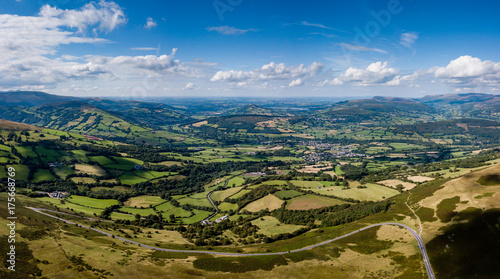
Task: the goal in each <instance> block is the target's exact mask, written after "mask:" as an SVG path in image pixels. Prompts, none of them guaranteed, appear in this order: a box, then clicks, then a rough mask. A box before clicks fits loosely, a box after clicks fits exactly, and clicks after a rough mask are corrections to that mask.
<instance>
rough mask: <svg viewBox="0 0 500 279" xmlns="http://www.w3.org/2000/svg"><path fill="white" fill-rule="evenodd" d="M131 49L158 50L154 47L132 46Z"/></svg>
mask: <svg viewBox="0 0 500 279" xmlns="http://www.w3.org/2000/svg"><path fill="white" fill-rule="evenodd" d="M130 49H131V50H158V48H156V47H133V48H130Z"/></svg>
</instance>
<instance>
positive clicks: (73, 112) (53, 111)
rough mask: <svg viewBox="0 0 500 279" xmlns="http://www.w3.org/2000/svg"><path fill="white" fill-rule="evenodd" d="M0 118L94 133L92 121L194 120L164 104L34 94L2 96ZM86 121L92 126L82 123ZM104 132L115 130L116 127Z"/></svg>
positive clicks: (151, 124)
mask: <svg viewBox="0 0 500 279" xmlns="http://www.w3.org/2000/svg"><path fill="white" fill-rule="evenodd" d="M0 118H2V119H6V120H11V121H17V122H23V123H27V124H34V125H39V126H44V127H50V128H56V129H73V128H75V127H78V128H83V127H87V128H89V129H91V128H92V127H93V124H92V121H90V122H88V120H89V119H114V120H113V121H114V123H113V124H112V123H109V125H114V126H116V123H118V122H131V123H135V124H139V125H141V126H143V127H151V128H157V127H161V126H164V125H170V124H177V123H181V122H186V121H189V120H190V118H189V117H187V116H185V115H183V114H182V111H181V110H179V109H176V108H173V107H171V106H168V105H165V104H160V103H148V102H139V101H124V100H111V99H103V98H77V97H68V96H58V95H52V94H47V93H44V92H34V91H9V92H0ZM83 120H85V121H87V122H88V123H87V122H86V123H85V124H83V123H81V121H83ZM94 124H95V123H94ZM101 124H102V123H101ZM103 125H106V124H103ZM124 126H127V125H126V124H124ZM128 126H130V125H128ZM102 129H104V130H113V127H107V128H106V127H102Z"/></svg>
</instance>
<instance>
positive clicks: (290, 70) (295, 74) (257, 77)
mask: <svg viewBox="0 0 500 279" xmlns="http://www.w3.org/2000/svg"><path fill="white" fill-rule="evenodd" d="M323 67H324V65H323V64H322V63H319V62H313V63H312V64H311V65H310V66H309V67H305V66H304V65H303V64H300V65H297V66H296V65H293V66H290V67H287V66H286V65H285V64H284V63H279V64H277V63H275V62H271V63H269V64H266V65H263V66H262V67H261V68H259V69H255V70H253V71H247V72H245V71H236V70H230V71H218V72H217V73H216V74H215V75H214V76H213V77H212V78H211V79H210V81H227V82H257V81H267V80H294V79H297V78H304V77H306V76H314V75H316V74H317V73H319V72H320V71H321V70H322V69H323Z"/></svg>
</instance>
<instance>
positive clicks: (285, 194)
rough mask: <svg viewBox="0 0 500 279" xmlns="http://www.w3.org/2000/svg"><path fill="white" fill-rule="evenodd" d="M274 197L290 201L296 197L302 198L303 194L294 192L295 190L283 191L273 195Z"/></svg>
mask: <svg viewBox="0 0 500 279" xmlns="http://www.w3.org/2000/svg"><path fill="white" fill-rule="evenodd" d="M274 195H275V196H277V197H278V198H280V199H285V198H287V199H291V198H295V197H298V196H302V195H303V194H302V193H301V192H299V191H295V190H285V191H278V192H276V193H274Z"/></svg>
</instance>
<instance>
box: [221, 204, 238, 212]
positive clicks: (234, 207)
mask: <svg viewBox="0 0 500 279" xmlns="http://www.w3.org/2000/svg"><path fill="white" fill-rule="evenodd" d="M217 208H219V209H220V210H221V211H229V210H233V211H236V210H237V209H238V205H237V204H235V203H228V202H223V203H221V204H219V205H218V206H217Z"/></svg>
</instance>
